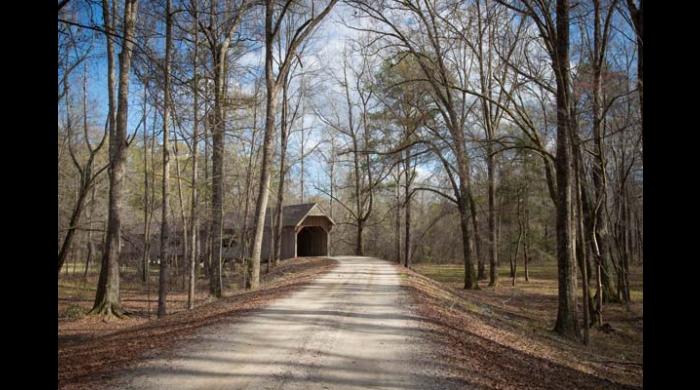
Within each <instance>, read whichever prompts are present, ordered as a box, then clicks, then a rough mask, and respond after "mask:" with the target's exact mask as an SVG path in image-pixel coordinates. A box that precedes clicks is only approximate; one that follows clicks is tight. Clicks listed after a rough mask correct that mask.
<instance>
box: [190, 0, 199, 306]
mask: <svg viewBox="0 0 700 390" xmlns="http://www.w3.org/2000/svg"><path fill="white" fill-rule="evenodd" d="M192 7H193V10H192V13H193V22H192V34H193V35H194V53H193V55H192V58H193V61H192V62H193V64H192V69H193V72H194V80H193V81H192V85H193V87H192V99H193V104H192V113H193V114H194V123H193V126H192V197H191V203H190V253H189V257H190V264H189V265H190V267H189V282H188V289H187V308H188V309H193V308H194V294H195V287H196V285H197V239H198V237H199V235H198V234H197V233H198V230H199V212H198V211H199V209H198V207H197V205H198V204H199V197H198V192H197V184H198V183H197V169H198V167H197V155H198V152H199V150H198V149H199V143H198V141H199V91H198V88H199V79H198V74H197V64H198V63H197V57H198V55H199V39H198V36H197V30H198V26H197V22H198V20H199V16H198V13H197V2H196V1H193V2H192Z"/></svg>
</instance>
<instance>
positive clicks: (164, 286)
mask: <svg viewBox="0 0 700 390" xmlns="http://www.w3.org/2000/svg"><path fill="white" fill-rule="evenodd" d="M171 7H172V4H171V0H167V3H166V7H165V20H166V27H165V29H166V30H165V31H166V32H165V69H164V71H163V73H164V75H163V77H164V79H165V85H164V89H163V187H162V193H163V205H162V208H161V225H160V258H161V261H160V272H159V282H158V318H160V317H163V316H165V315H166V314H167V296H168V279H169V277H170V275H169V274H168V272H169V270H168V255H169V254H170V222H169V221H168V213H169V212H170V143H169V139H168V133H169V132H170V128H169V127H170V48H171V47H172V20H171V18H172V15H171V10H170V9H171Z"/></svg>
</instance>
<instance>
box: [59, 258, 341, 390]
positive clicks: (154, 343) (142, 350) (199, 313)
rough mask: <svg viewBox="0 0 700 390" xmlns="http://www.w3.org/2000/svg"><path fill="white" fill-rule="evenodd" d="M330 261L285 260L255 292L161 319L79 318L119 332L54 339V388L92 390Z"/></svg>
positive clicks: (286, 289) (304, 279)
mask: <svg viewBox="0 0 700 390" xmlns="http://www.w3.org/2000/svg"><path fill="white" fill-rule="evenodd" d="M335 264H336V261H335V260H331V259H323V258H315V259H297V260H289V261H285V262H282V263H280V265H279V266H278V267H277V268H275V269H274V270H273V271H272V272H270V273H269V274H266V275H264V276H263V280H262V287H261V288H260V289H259V290H256V291H252V292H240V293H237V294H235V295H233V296H230V297H225V298H222V299H220V300H217V301H215V302H212V303H209V304H204V305H202V306H199V307H196V308H194V309H192V310H189V311H180V312H178V313H175V314H172V315H169V316H166V317H164V318H162V319H154V320H150V321H145V322H144V321H143V320H139V319H127V320H122V321H118V322H114V323H111V324H109V323H107V324H104V323H102V322H101V320H100V319H97V318H89V317H88V318H85V319H82V320H81V321H82V324H83V326H85V324H88V326H89V325H94V326H95V327H98V328H99V327H100V326H102V327H103V328H106V329H110V326H111V327H112V328H114V327H117V328H119V330H116V331H111V332H108V333H107V334H104V335H99V334H100V332H97V334H98V336H94V337H88V338H79V337H77V338H73V339H69V340H66V341H63V342H61V343H59V349H58V380H59V388H62V389H87V388H94V387H95V386H96V385H97V384H98V383H99V382H101V380H102V379H103V378H106V377H108V376H109V375H110V374H113V373H114V372H116V371H118V370H119V369H121V368H124V367H125V366H126V365H128V364H130V363H132V362H134V361H135V360H137V359H139V358H145V357H151V356H154V355H156V354H161V353H164V352H166V351H167V350H168V348H170V347H172V346H174V345H175V344H176V343H178V342H180V341H183V340H186V339H187V338H188V337H189V336H190V335H191V334H192V332H193V331H194V330H195V329H197V328H200V327H203V326H206V325H211V324H214V323H216V322H219V321H222V320H228V319H231V318H235V317H236V316H239V315H241V314H243V313H246V312H249V311H251V310H255V309H258V308H260V307H262V306H263V305H265V304H267V303H268V302H270V301H272V300H274V299H277V298H280V297H283V296H285V295H287V294H289V293H291V292H292V291H294V290H297V289H299V288H300V287H301V286H303V285H305V284H307V283H308V282H310V281H311V280H313V279H314V278H316V277H317V276H318V275H320V274H322V273H326V272H328V271H330V270H331V269H332V268H333V267H334V266H335ZM93 322H94V324H92V323H93ZM115 324H116V325H115ZM133 324H135V325H133Z"/></svg>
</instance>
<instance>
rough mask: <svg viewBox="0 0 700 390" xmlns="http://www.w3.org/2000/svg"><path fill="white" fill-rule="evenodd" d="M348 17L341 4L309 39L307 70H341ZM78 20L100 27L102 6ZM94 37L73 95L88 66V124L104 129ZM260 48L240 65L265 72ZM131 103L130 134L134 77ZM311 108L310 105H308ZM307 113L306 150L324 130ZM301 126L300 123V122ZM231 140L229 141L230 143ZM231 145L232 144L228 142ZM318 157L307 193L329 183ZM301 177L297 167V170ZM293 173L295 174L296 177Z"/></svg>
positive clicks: (103, 85)
mask: <svg viewBox="0 0 700 390" xmlns="http://www.w3.org/2000/svg"><path fill="white" fill-rule="evenodd" d="M348 16H349V13H348V10H347V8H346V7H345V6H344V5H343V4H338V5H336V7H335V8H334V9H333V10H332V12H331V13H330V14H329V15H328V16H327V18H326V19H325V20H324V21H323V22H322V24H321V25H320V26H319V27H318V28H317V30H316V31H315V32H314V33H313V34H312V36H311V38H310V39H309V43H308V48H307V49H306V53H309V54H308V55H304V57H303V61H304V67H305V69H306V70H310V69H314V68H315V69H321V68H331V69H336V70H339V69H340V68H339V66H340V63H339V62H338V61H335V60H336V59H338V58H340V56H341V54H342V51H343V47H344V44H345V42H346V40H347V39H350V38H353V37H354V36H355V35H356V34H357V32H356V31H354V30H352V29H349V28H347V27H346V26H343V25H342V24H341V23H340V20H341V18H343V17H344V18H347V17H348ZM77 20H78V21H79V22H80V23H81V24H85V25H98V26H99V25H101V24H102V12H101V9H100V8H99V4H97V3H95V4H94V6H93V9H92V10H85V9H83V10H82V12H80V13H78V14H77ZM88 34H92V39H91V41H90V42H91V46H92V52H91V55H90V57H89V58H88V59H87V60H86V61H85V62H84V63H83V64H81V67H80V69H76V70H75V71H74V72H73V73H72V74H71V91H72V92H73V96H72V99H73V101H74V104H76V105H79V104H80V100H81V99H82V96H81V94H80V93H81V88H82V78H83V66H85V67H87V93H88V102H89V103H88V104H89V110H88V112H89V121H90V124H91V125H92V126H95V127H98V128H101V127H102V126H104V123H105V120H106V116H107V112H108V94H107V56H106V43H105V39H104V35H103V34H102V33H100V32H88ZM159 40H163V39H159ZM257 46H258V49H257V50H255V51H251V52H249V53H247V54H245V55H244V56H243V57H242V58H240V60H239V61H238V63H239V64H240V65H244V66H250V67H259V71H262V64H263V58H262V56H263V53H264V51H263V49H262V45H260V44H258V45H257ZM115 50H116V52H117V53H118V52H119V48H118V46H117V47H116V49H115ZM230 81H231V85H233V86H234V87H237V88H240V89H242V90H243V91H251V90H252V88H253V80H252V78H250V77H247V78H240V79H237V80H236V79H233V80H230ZM129 89H130V91H129V92H130V93H129V95H130V104H129V115H128V118H129V119H128V129H129V130H128V131H129V134H130V135H131V134H132V133H133V132H134V129H135V128H136V127H137V125H138V123H139V121H140V119H141V116H142V108H141V104H140V101H141V97H142V94H143V90H142V88H141V85H140V84H139V83H138V82H137V80H136V78H135V77H134V76H133V74H132V76H131V83H130V87H129ZM60 106H61V107H59V118H58V120H59V121H61V122H62V121H64V118H65V111H64V108H63V107H62V106H63V104H61V105H60ZM307 106H308V104H307ZM306 111H307V114H306V115H305V117H304V121H303V123H304V126H305V127H306V128H310V130H309V131H308V132H307V133H306V135H305V138H306V142H305V145H307V146H306V148H307V149H308V148H310V147H312V146H313V145H315V144H316V143H318V142H320V141H321V138H322V134H321V132H322V131H323V129H322V128H321V126H320V123H319V121H318V120H317V118H316V117H315V116H314V115H313V114H312V113H311V108H310V107H307V109H306ZM300 123H301V122H300ZM230 139H231V138H227V140H230ZM299 141H300V140H298V139H297V140H294V139H291V140H290V148H297V149H298V148H299V146H298V145H299ZM229 142H230V141H229ZM290 153H292V154H294V153H296V150H290ZM316 160H318V158H310V159H306V160H305V175H306V176H307V178H308V180H306V182H307V185H306V188H305V193H307V194H311V193H313V192H315V191H314V189H313V187H314V182H317V181H325V180H327V179H326V178H327V175H326V174H325V168H324V167H322V166H320V162H319V161H316ZM294 171H297V172H296V174H298V167H297V168H296V169H294ZM294 171H293V173H292V175H294V174H295V172H294Z"/></svg>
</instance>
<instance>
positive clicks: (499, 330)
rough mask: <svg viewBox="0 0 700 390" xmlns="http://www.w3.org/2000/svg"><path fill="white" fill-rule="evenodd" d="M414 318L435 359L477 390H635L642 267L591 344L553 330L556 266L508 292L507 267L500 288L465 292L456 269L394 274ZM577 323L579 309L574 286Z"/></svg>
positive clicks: (421, 267) (544, 267)
mask: <svg viewBox="0 0 700 390" xmlns="http://www.w3.org/2000/svg"><path fill="white" fill-rule="evenodd" d="M400 268H401V269H402V270H403V271H402V282H403V285H404V287H405V288H407V289H408V290H409V292H410V294H411V296H412V297H413V298H414V301H415V302H416V305H414V306H413V310H414V312H415V313H416V314H417V315H419V316H421V317H425V318H426V319H428V320H429V321H428V322H429V323H430V325H429V326H430V327H432V331H431V332H429V333H428V334H429V335H430V336H429V337H431V338H432V339H433V340H432V341H433V342H435V343H437V344H438V345H439V347H438V350H440V351H441V353H440V354H441V356H440V359H444V361H445V362H450V364H449V365H448V367H451V368H452V369H453V370H454V374H455V375H459V376H461V377H463V378H465V379H468V380H469V381H470V382H472V383H473V384H474V385H475V386H476V387H478V388H497V389H531V388H532V389H535V388H536V389H566V390H569V389H572V388H576V389H600V388H641V387H642V379H643V368H642V358H643V309H642V307H643V293H642V268H641V267H638V266H637V267H631V269H630V272H631V276H630V284H631V286H630V288H631V296H632V303H630V304H629V305H623V304H606V305H605V306H604V308H603V318H604V323H607V324H608V325H609V326H604V328H605V329H599V328H597V327H595V328H592V329H591V330H590V340H591V341H590V345H588V346H584V345H583V344H582V343H581V342H578V341H572V340H566V339H564V338H562V337H559V336H558V335H557V334H556V333H554V332H553V331H552V329H553V327H554V323H555V320H556V313H557V279H556V264H554V263H552V264H533V265H531V266H530V267H529V269H530V273H529V274H530V280H529V282H525V280H524V276H521V275H520V274H519V277H518V278H517V279H516V284H515V286H512V285H511V283H512V279H511V278H510V277H509V270H508V267H507V266H506V267H503V268H501V269H499V275H500V280H499V286H498V287H497V288H493V287H487V285H488V280H485V281H480V282H479V285H480V289H479V290H464V289H463V288H462V287H463V285H464V279H463V278H464V266H463V265H462V264H449V265H435V264H416V265H415V266H414V267H413V268H414V270H415V271H416V272H414V271H411V270H406V269H405V268H403V267H400ZM578 286H579V318H581V316H582V314H581V313H582V307H581V305H580V302H581V299H580V294H581V293H580V286H581V283H580V281H579V283H578Z"/></svg>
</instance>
